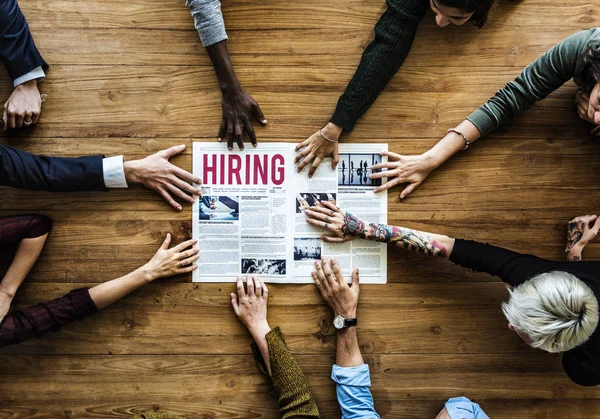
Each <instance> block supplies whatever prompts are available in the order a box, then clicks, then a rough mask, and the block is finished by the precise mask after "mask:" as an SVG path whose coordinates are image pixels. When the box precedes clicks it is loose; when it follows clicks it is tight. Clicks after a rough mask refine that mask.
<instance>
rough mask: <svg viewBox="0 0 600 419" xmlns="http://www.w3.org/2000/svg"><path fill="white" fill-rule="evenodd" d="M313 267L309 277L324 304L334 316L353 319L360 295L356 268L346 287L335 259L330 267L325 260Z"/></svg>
mask: <svg viewBox="0 0 600 419" xmlns="http://www.w3.org/2000/svg"><path fill="white" fill-rule="evenodd" d="M315 267H316V272H312V273H311V275H312V278H313V280H314V281H315V284H316V285H317V288H318V289H319V291H320V292H321V296H322V297H323V299H324V300H325V302H326V303H327V304H328V305H329V307H331V309H332V310H333V311H334V312H335V313H336V314H341V315H342V317H345V318H347V319H355V318H356V308H357V306H358V296H359V294H360V288H359V286H358V268H356V269H354V270H353V271H352V284H351V285H348V284H346V281H344V276H343V275H342V270H341V269H340V265H338V263H337V261H336V260H335V259H331V267H330V266H329V262H328V261H327V259H325V258H323V259H322V260H321V262H319V261H316V262H315ZM332 270H333V271H332Z"/></svg>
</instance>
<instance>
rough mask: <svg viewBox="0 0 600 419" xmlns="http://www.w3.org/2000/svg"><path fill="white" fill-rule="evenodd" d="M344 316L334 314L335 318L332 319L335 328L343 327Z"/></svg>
mask: <svg viewBox="0 0 600 419" xmlns="http://www.w3.org/2000/svg"><path fill="white" fill-rule="evenodd" d="M344 323H345V322H344V318H343V317H342V315H341V314H338V315H337V316H335V319H333V325H334V326H335V328H336V329H343V328H344Z"/></svg>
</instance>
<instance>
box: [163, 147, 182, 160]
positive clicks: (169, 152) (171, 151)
mask: <svg viewBox="0 0 600 419" xmlns="http://www.w3.org/2000/svg"><path fill="white" fill-rule="evenodd" d="M183 150H185V144H181V145H174V146H173V147H169V148H167V149H166V150H161V151H159V152H158V155H159V156H160V157H162V158H164V159H167V160H169V159H170V158H171V157H173V156H176V155H178V154H179V153H181V152H183Z"/></svg>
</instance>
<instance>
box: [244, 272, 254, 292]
mask: <svg viewBox="0 0 600 419" xmlns="http://www.w3.org/2000/svg"><path fill="white" fill-rule="evenodd" d="M246 288H247V292H248V295H249V296H251V297H252V296H254V277H253V276H252V275H248V276H247V277H246Z"/></svg>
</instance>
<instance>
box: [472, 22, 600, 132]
mask: <svg viewBox="0 0 600 419" xmlns="http://www.w3.org/2000/svg"><path fill="white" fill-rule="evenodd" d="M598 37H600V29H598V28H595V29H589V30H586V31H581V32H578V33H576V34H574V35H571V36H570V37H568V38H567V39H565V40H563V41H562V42H560V43H559V44H557V45H555V46H554V47H552V48H551V49H550V50H549V51H548V52H546V53H545V54H544V55H542V56H541V57H540V58H538V59H537V60H535V61H534V62H533V63H531V64H529V65H528V66H527V67H526V68H525V70H523V72H522V73H521V74H520V75H519V76H518V77H517V78H516V79H514V80H513V81H511V82H510V83H508V84H507V85H506V86H505V87H504V88H503V89H501V90H499V91H498V92H497V93H496V94H495V95H494V97H492V98H491V99H490V100H488V101H487V103H485V104H484V105H482V106H481V107H480V108H479V109H477V110H476V111H475V112H473V113H472V114H471V115H469V116H468V117H467V119H468V120H469V121H471V122H472V123H473V124H474V125H475V126H476V127H477V129H478V130H479V132H480V133H481V136H482V137H483V136H484V135H487V134H489V133H490V132H492V131H494V130H495V129H497V128H499V127H500V126H502V125H503V124H505V123H506V122H508V121H509V120H511V119H512V118H514V117H515V116H517V115H520V114H522V113H523V112H525V111H527V110H528V109H529V108H530V107H531V106H532V105H533V104H534V103H535V102H537V101H538V100H542V99H544V98H545V97H546V96H548V95H549V94H550V93H552V92H553V91H555V90H556V89H558V88H559V87H560V86H562V85H563V84H564V83H566V82H567V81H569V80H570V79H571V78H573V76H574V75H575V71H576V68H577V64H578V62H579V61H580V60H581V59H582V55H583V54H584V52H585V51H586V49H587V47H588V45H589V44H590V42H591V41H593V40H594V39H595V38H596V39H597V38H598Z"/></svg>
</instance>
